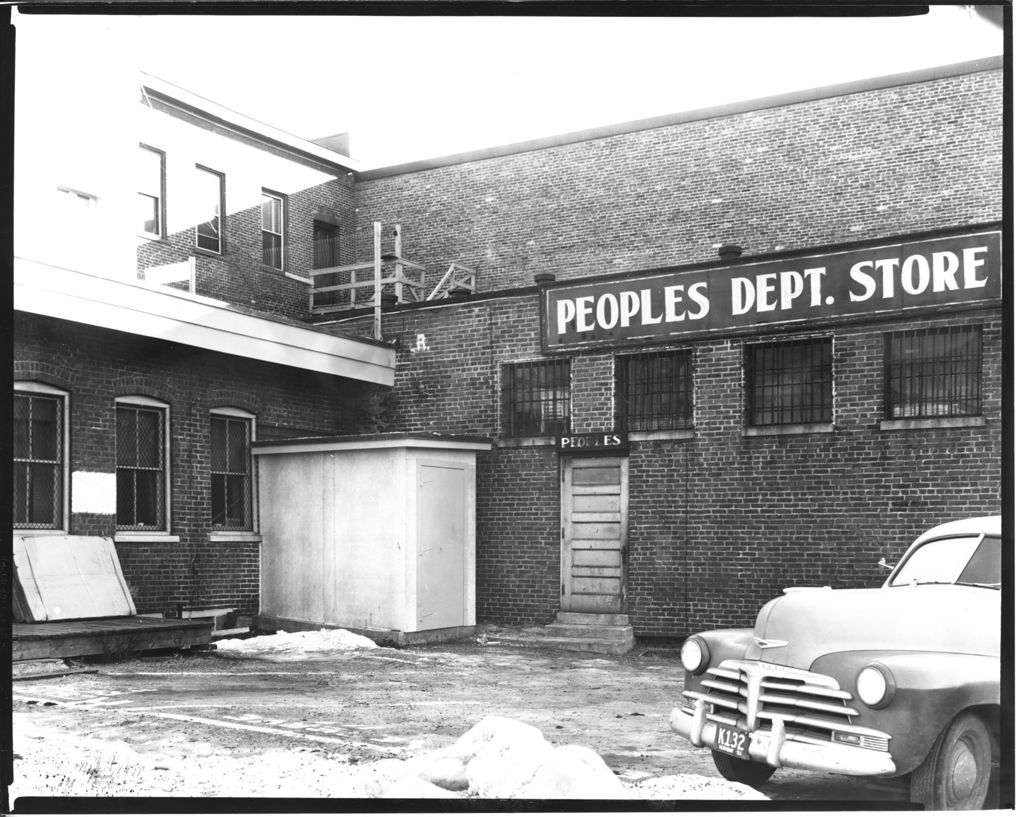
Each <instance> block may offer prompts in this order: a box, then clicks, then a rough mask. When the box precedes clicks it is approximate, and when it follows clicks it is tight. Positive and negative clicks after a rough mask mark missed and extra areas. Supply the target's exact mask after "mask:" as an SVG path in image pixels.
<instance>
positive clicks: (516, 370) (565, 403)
mask: <svg viewBox="0 0 1024 817" xmlns="http://www.w3.org/2000/svg"><path fill="white" fill-rule="evenodd" d="M569 365H570V361H569V360H568V358H566V359H561V360H540V361H537V362H535V363H512V364H508V365H506V366H504V367H503V369H502V387H501V393H502V403H503V404H504V412H503V419H504V426H503V432H504V435H505V436H506V437H528V436H536V435H542V434H543V435H548V434H568V433H569V382H570V381H569Z"/></svg>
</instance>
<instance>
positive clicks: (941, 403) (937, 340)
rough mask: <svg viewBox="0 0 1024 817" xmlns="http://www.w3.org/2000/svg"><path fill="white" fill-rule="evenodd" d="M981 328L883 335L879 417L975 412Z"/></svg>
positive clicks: (978, 405)
mask: <svg viewBox="0 0 1024 817" xmlns="http://www.w3.org/2000/svg"><path fill="white" fill-rule="evenodd" d="M981 354H982V345H981V326H977V325H973V326H943V327H938V328H933V329H915V330H911V331H906V332H890V333H888V334H886V336H885V417H886V419H888V420H897V419H910V418H926V417H972V416H978V415H980V414H981V405H982V399H981Z"/></svg>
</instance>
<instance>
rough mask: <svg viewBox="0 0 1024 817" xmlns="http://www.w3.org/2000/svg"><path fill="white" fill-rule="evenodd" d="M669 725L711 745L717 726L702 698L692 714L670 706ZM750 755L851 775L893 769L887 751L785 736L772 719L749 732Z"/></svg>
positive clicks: (788, 765) (781, 725)
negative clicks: (764, 726)
mask: <svg viewBox="0 0 1024 817" xmlns="http://www.w3.org/2000/svg"><path fill="white" fill-rule="evenodd" d="M669 725H670V726H671V727H672V731H673V732H675V733H676V734H678V735H681V736H682V737H684V738H687V739H689V741H690V742H691V743H692V744H693V745H694V746H706V747H708V748H710V747H712V746H714V741H715V734H716V731H717V729H718V726H717V724H715V723H713V722H711V721H709V720H708V719H707V717H706V715H705V709H704V702H703V701H696V702H695V706H694V711H693V712H692V713H690V712H684V711H683V710H681V709H676V708H673V710H672V713H671V715H670V716H669ZM750 758H751V760H756V761H759V762H761V763H767V764H768V765H769V766H775V767H777V768H784V769H803V770H805V771H812V772H834V773H836V774H845V775H852V776H881V775H891V774H893V773H895V771H896V764H895V763H893V760H892V756H891V755H890V754H889V753H888V752H880V751H877V750H875V749H865V748H862V747H858V746H843V745H842V744H838V743H834V744H819V743H804V742H802V741H798V740H792V739H789V738H787V737H786V729H785V724H784V723H783V722H782V720H776V721H774V722H773V723H772V728H771V730H766V729H759V730H758V731H756V732H752V733H751V734H750Z"/></svg>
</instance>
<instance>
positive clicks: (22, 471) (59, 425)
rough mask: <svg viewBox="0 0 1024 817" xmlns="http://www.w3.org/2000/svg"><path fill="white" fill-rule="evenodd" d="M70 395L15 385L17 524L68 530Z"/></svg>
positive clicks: (28, 527) (35, 385)
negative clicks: (67, 454)
mask: <svg viewBox="0 0 1024 817" xmlns="http://www.w3.org/2000/svg"><path fill="white" fill-rule="evenodd" d="M67 397H68V396H67V393H66V392H62V391H59V390H57V389H52V388H50V387H48V386H44V385H42V384H38V383H15V384H14V422H13V432H14V439H13V455H14V456H13V458H12V459H13V464H14V479H13V488H14V509H13V510H14V519H13V521H14V527H15V528H16V529H18V528H22V529H40V530H61V529H64V530H66V529H67V491H66V483H67V475H66V460H67V456H66V452H67V431H66V429H67V409H68V400H67Z"/></svg>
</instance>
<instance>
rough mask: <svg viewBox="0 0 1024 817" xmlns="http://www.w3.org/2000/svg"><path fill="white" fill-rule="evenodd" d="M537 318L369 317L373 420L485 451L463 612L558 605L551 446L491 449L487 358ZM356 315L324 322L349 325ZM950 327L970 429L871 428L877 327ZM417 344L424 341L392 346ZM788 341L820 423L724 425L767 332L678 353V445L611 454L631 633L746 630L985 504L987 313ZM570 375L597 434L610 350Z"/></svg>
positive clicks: (577, 427)
mask: <svg viewBox="0 0 1024 817" xmlns="http://www.w3.org/2000/svg"><path fill="white" fill-rule="evenodd" d="M537 310H538V305H537V298H536V296H535V295H533V294H523V295H517V296H509V297H503V298H498V299H493V300H487V301H479V302H470V303H466V304H452V305H442V306H437V307H432V308H411V309H407V310H399V311H397V312H393V313H385V314H384V316H383V332H384V336H385V338H393V339H395V341H396V343H397V346H398V354H399V364H398V369H397V372H396V386H395V390H394V393H393V395H392V399H391V401H390V404H389V409H388V416H387V419H386V422H385V423H384V425H383V426H382V428H384V429H386V430H428V431H438V432H442V433H455V434H482V435H485V436H489V437H491V438H492V439H494V440H495V442H496V447H495V449H494V450H492V451H491V452H489V453H487V454H481V455H479V460H478V462H479V465H478V478H477V479H478V484H477V505H478V507H477V518H478V526H477V554H478V557H477V615H478V619H479V620H480V621H481V622H482V623H484V622H488V621H493V622H504V623H513V624H530V623H539V622H550V621H552V620H553V618H554V614H555V612H557V610H558V608H559V603H560V602H559V579H560V563H559V549H560V530H559V528H560V523H559V519H560V507H559V503H560V493H559V459H558V454H557V453H556V452H555V451H554V449H553V447H552V446H551V445H550V444H549V445H547V446H546V447H536V446H530V447H512V448H509V447H501V446H504V445H506V442H505V441H502V440H501V437H500V435H501V429H500V412H499V405H498V404H499V400H500V380H499V373H500V367H501V365H502V364H504V363H508V362H514V361H517V360H532V359H537V358H539V357H540V347H539V332H538V326H539V322H538V311H537ZM366 320H367V319H365V318H363V319H360V321H355V322H345V323H342V324H338V326H339V327H346V331H353V330H356V331H358V328H359V327H360V325H361V323H360V322H362V326H363V328H367V325H366ZM964 323H970V324H979V323H980V324H983V326H984V333H983V345H984V367H985V370H984V392H985V403H984V417H985V425H983V426H979V427H962V428H948V429H939V428H934V429H921V430H889V431H882V430H881V425H880V424H881V420H882V419H883V395H882V389H883V337H884V333H885V332H889V331H896V330H903V329H914V328H919V327H927V326H930V325H942V326H948V325H956V324H964ZM417 336H422V341H423V343H425V344H426V347H427V348H425V349H424V348H421V350H420V351H419V352H412V351H411V348H412V347H414V346H415V344H416V339H417ZM808 336H827V337H831V338H832V339H833V348H834V363H833V366H834V394H835V396H834V420H835V429H834V430H833V431H831V432H828V433H806V434H786V435H772V436H746V435H744V433H743V431H744V391H743V349H744V345H745V344H746V343H750V342H757V341H759V340H767V339H772V338H773V337H774V338H777V337H778V336H777V335H776V336H768V335H765V336H750V337H747V338H743V339H737V338H732V339H713V340H702V341H695V342H692V343H687V344H684V345H685V346H688V347H689V348H692V349H693V361H694V363H693V370H694V373H693V376H694V430H693V434H692V437H690V438H686V437H685V436H684V437H683V438H681V439H670V440H648V441H634V442H632V444H631V446H630V457H629V480H630V485H629V551H628V557H627V571H628V585H627V588H628V589H627V611H628V612H629V614H630V616H631V621H632V623H633V626H634V628H635V630H636V632H637V633H638V634H639V635H643V636H668V637H680V636H682V635H684V634H686V633H688V632H693V631H696V630H700V629H705V628H709V627H722V626H749V624H750V623H751V622H752V621H753V618H754V616H755V615H756V612H757V609H758V608H759V607H760V605H761V604H762V603H764V602H765V601H767V600H768V599H769V598H771V597H773V596H775V595H778V594H779V593H780V592H781V591H782V589H783V588H785V587H790V586H795V585H822V584H827V585H831V586H833V587H865V586H874V585H878V584H880V583H881V581H882V580H883V578H884V576H883V574H882V573H881V572H880V571H879V570H878V568H877V567H876V563H877V562H878V560H879V559H880V558H882V557H883V556H884V557H885V558H886V559H887V560H888V561H890V562H892V561H894V560H895V559H896V558H897V557H898V556H899V555H900V554H901V553H902V552H903V550H904V549H905V548H906V546H907V545H908V544H909V543H910V541H911V540H912V539H913V538H914V537H915V536H916V535H917V534H919V533H921V532H922V531H923V530H925V529H926V528H928V527H931V526H932V525H935V524H938V523H939V522H942V521H948V520H951V519H955V518H958V517H964V516H970V515H985V514H989V513H998V512H999V510H1000V499H1001V492H1000V452H1001V423H1000V395H1001V371H1000V367H1001V323H1000V319H999V315H998V312H996V311H992V310H989V311H987V312H978V313H962V314H957V315H947V316H943V317H935V318H930V319H925V318H920V319H917V320H913V321H892V320H890V321H887V322H880V323H877V324H856V325H848V326H843V327H832V328H825V329H818V330H815V331H807V332H802V333H800V332H797V333H787V335H786V337H794V338H798V337H808ZM654 348H661V347H651V349H654ZM623 351H625V352H636V351H638V350H637V349H635V348H631V349H628V350H623ZM421 361H422V362H421ZM428 361H429V362H428ZM572 386H573V397H572V427H573V431H576V432H583V431H588V430H599V429H607V428H611V427H612V424H613V422H614V414H613V406H614V353H613V352H587V353H583V354H578V355H575V356H574V357H573V363H572Z"/></svg>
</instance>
